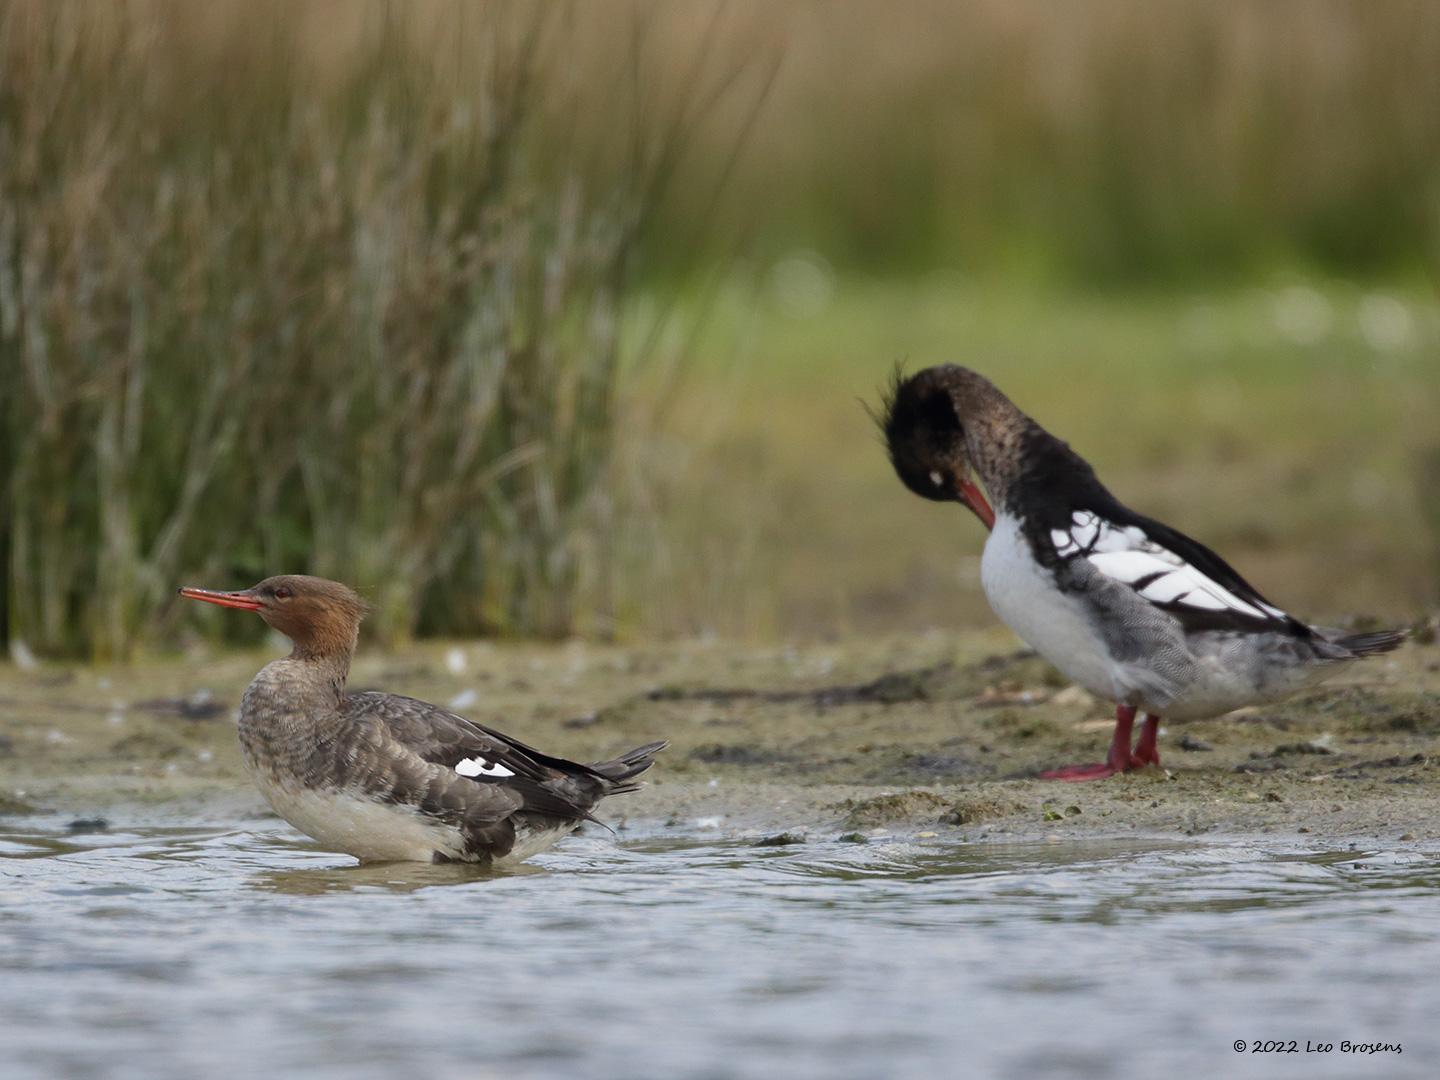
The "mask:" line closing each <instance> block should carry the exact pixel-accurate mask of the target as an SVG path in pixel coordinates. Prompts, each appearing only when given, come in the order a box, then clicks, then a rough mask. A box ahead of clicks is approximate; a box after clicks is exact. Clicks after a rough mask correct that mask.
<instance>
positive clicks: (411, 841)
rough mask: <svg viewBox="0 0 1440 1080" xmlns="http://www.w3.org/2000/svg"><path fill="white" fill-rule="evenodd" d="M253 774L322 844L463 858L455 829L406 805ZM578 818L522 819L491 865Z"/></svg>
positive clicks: (360, 852) (281, 810)
mask: <svg viewBox="0 0 1440 1080" xmlns="http://www.w3.org/2000/svg"><path fill="white" fill-rule="evenodd" d="M254 778H255V782H256V784H257V786H258V787H259V788H260V793H261V794H262V795H263V796H265V801H266V802H268V803H269V804H270V806H271V808H272V809H273V810H274V811H275V813H277V814H279V815H280V816H281V817H282V818H284V819H285V820H286V821H288V822H289V823H290V824H291V825H293V826H295V828H297V829H299V830H300V831H301V832H303V833H304V834H305V835H306V836H309V837H311V838H313V839H314V840H316V841H318V842H319V843H320V844H321V845H322V846H324V847H327V848H331V849H333V850H335V851H343V852H345V853H346V854H347V855H353V856H355V858H357V859H359V860H361V861H362V862H431V861H433V860H434V857H435V855H436V854H437V853H438V854H440V855H443V856H445V857H446V858H449V859H462V860H463V859H465V858H467V856H466V855H465V854H464V851H465V840H464V837H463V836H462V835H461V833H460V830H459V829H457V828H455V827H454V826H451V825H446V824H444V823H442V822H437V821H434V820H432V819H429V818H427V817H425V816H424V815H423V814H421V813H419V812H418V811H416V810H414V809H412V808H410V807H406V806H397V805H395V804H393V803H382V802H376V801H375V800H374V799H368V798H365V797H363V796H359V795H354V794H350V793H348V792H343V791H316V790H314V789H310V788H294V787H289V786H287V785H283V784H279V783H276V782H275V781H274V779H273V778H271V777H268V776H266V775H265V774H263V773H261V772H258V771H257V772H256V773H254ZM576 824H578V823H572V822H565V823H563V824H560V825H556V826H554V827H546V828H532V827H529V826H527V825H524V824H520V825H519V827H518V828H517V834H516V837H515V846H514V847H513V848H512V849H511V850H510V852H509V854H507V855H504V856H502V857H500V858H497V859H495V860H494V862H493V864H492V865H495V866H507V865H512V864H514V863H517V862H520V861H521V860H523V859H528V858H530V857H531V856H532V855H537V854H539V853H540V852H542V851H544V850H545V849H546V848H548V847H550V846H551V845H552V844H554V843H555V842H556V841H557V840H559V839H561V838H562V837H564V836H567V835H569V834H570V833H571V832H572V831H574V829H575V825H576Z"/></svg>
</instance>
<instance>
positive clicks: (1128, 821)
mask: <svg viewBox="0 0 1440 1080" xmlns="http://www.w3.org/2000/svg"><path fill="white" fill-rule="evenodd" d="M270 655H273V654H264V653H225V654H198V653H197V654H192V655H189V656H187V657H184V658H169V659H163V660H151V661H145V662H141V663H138V664H136V665H134V666H132V667H129V668H115V669H113V670H100V669H95V668H86V667H65V666H60V665H49V666H42V667H40V668H39V669H36V670H32V671H20V670H18V669H16V668H14V667H12V666H0V813H23V812H25V811H26V810H27V809H40V810H51V811H58V812H60V813H63V814H73V815H75V816H76V817H86V816H92V815H98V814H106V813H109V814H115V813H117V811H119V812H123V811H122V810H121V808H123V807H126V806H129V807H132V808H135V807H139V806H141V805H143V806H146V807H150V808H152V809H157V810H158V809H160V808H161V807H163V808H165V812H166V815H167V816H169V817H175V816H179V817H181V818H184V817H187V816H190V815H193V816H195V817H196V818H197V819H203V820H206V821H214V820H216V819H217V818H224V817H226V816H229V815H231V814H237V815H238V814H241V813H247V812H249V811H252V810H254V809H256V808H258V806H259V799H258V797H257V796H255V795H254V794H253V792H252V790H251V789H250V787H249V784H248V782H247V780H246V779H245V776H244V774H243V771H242V769H241V764H240V757H239V751H238V748H237V746H236V742H235V733H234V718H235V711H236V709H237V707H238V704H239V700H240V694H241V691H242V690H243V689H244V686H245V684H246V683H247V682H248V681H249V679H250V677H251V676H252V675H253V673H254V672H255V671H256V670H257V669H258V668H259V666H260V665H261V664H263V663H264V662H265V661H266V660H267V659H268V658H269V656H270ZM352 685H353V686H355V687H374V688H380V689H386V690H394V691H400V692H404V693H408V694H412V695H414V696H418V697H423V698H427V699H429V700H433V701H438V702H442V703H447V704H450V705H451V707H452V708H454V709H455V710H456V711H457V712H460V713H463V714H466V715H469V716H473V717H475V718H476V719H479V720H482V721H484V722H486V723H490V724H494V725H496V726H499V727H501V728H503V729H504V730H506V731H509V732H511V733H513V734H515V735H516V736H518V737H520V738H522V739H524V740H526V741H528V742H530V743H532V744H536V745H538V746H540V747H542V748H544V749H546V750H548V751H551V752H554V753H558V754H563V755H566V756H569V757H575V758H580V759H584V760H591V759H594V758H598V757H601V756H604V755H608V754H612V753H615V752H618V751H621V750H624V749H627V748H628V747H630V746H632V745H635V744H637V743H641V742H646V741H649V740H652V739H656V738H669V739H670V740H671V746H670V748H669V749H668V750H667V751H666V752H665V753H664V754H663V755H662V757H661V759H660V763H659V764H658V765H657V766H656V768H655V769H654V770H653V772H652V774H651V783H650V784H649V785H648V786H647V788H646V789H645V790H644V791H643V792H641V793H639V794H636V795H631V796H627V797H625V798H623V799H616V800H615V801H613V802H611V803H609V804H607V805H606V807H605V808H604V810H603V811H602V813H601V816H602V817H603V818H604V819H606V820H607V821H609V822H610V823H611V824H613V825H615V826H617V827H618V828H619V829H620V830H621V832H622V834H623V831H624V829H625V828H626V826H627V823H628V824H631V825H638V824H640V823H642V822H643V823H644V824H645V825H646V827H647V828H657V827H658V828H661V829H674V830H676V831H677V832H683V833H713V834H714V835H716V836H745V837H755V838H757V839H758V838H764V837H767V836H774V835H776V834H780V833H785V832H789V833H793V834H795V835H796V836H797V837H798V836H816V837H821V836H823V837H832V838H833V837H835V836H838V835H853V836H854V838H855V839H857V840H860V839H864V838H867V837H870V836H873V835H877V834H880V833H882V832H883V831H889V832H901V831H907V832H915V833H924V832H935V833H937V834H939V835H953V836H956V837H965V838H968V839H983V838H995V839H1002V838H1033V837H1036V836H1055V837H1062V836H1067V835H1070V836H1081V835H1083V836H1092V837H1102V836H1134V835H1168V836H1175V835H1225V834H1232V835H1233V834H1257V833H1270V834H1276V835H1279V836H1295V837H1297V838H1299V837H1302V836H1305V835H1307V834H1308V835H1309V836H1310V837H1313V838H1315V839H1343V838H1347V837H1356V838H1360V837H1365V838H1374V839H1384V840H1386V841H1388V842H1391V843H1394V842H1415V843H1417V844H1427V843H1429V842H1434V841H1436V840H1440V800H1437V795H1440V741H1437V737H1440V646H1437V645H1436V644H1434V643H1430V642H1419V643H1411V644H1408V645H1407V646H1406V647H1405V648H1403V649H1402V650H1401V651H1400V652H1398V653H1397V654H1394V655H1392V656H1389V657H1382V658H1379V659H1378V660H1374V661H1371V662H1369V663H1366V664H1363V665H1357V666H1355V667H1353V668H1351V669H1350V671H1349V672H1347V673H1346V674H1345V675H1343V676H1341V677H1340V678H1337V679H1335V680H1333V681H1332V682H1330V683H1328V684H1325V685H1323V686H1322V687H1319V688H1317V689H1315V690H1314V691H1311V692H1309V693H1306V694H1303V695H1301V696H1299V697H1296V698H1294V699H1292V700H1290V701H1288V702H1284V703H1281V704H1278V705H1274V706H1267V707H1264V708H1260V709H1254V710H1245V711H1242V712H1240V713H1235V714H1231V715H1230V716H1228V717H1224V718H1221V719H1216V720H1209V721H1201V722H1195V723H1189V724H1184V725H1170V726H1169V727H1168V728H1165V729H1162V732H1163V733H1162V738H1161V754H1162V758H1163V760H1164V762H1165V765H1166V769H1165V770H1147V771H1146V772H1143V773H1139V774H1135V775H1131V776H1126V777H1122V778H1116V779H1112V780H1107V781H1101V782H1095V783H1085V784H1058V783H1053V782H1045V781H1039V780H1036V779H1033V775H1034V774H1035V773H1036V772H1037V771H1039V770H1041V769H1044V768H1049V767H1052V766H1055V765H1059V764H1066V763H1074V762H1078V761H1090V760H1097V759H1098V758H1100V757H1101V756H1103V753H1104V749H1105V746H1106V743H1107V741H1108V738H1109V729H1110V724H1111V721H1110V717H1111V713H1110V710H1109V708H1108V706H1107V705H1106V704H1105V703H1103V702H1098V701H1095V700H1093V699H1091V698H1090V697H1089V695H1087V694H1084V693H1083V692H1080V691H1078V690H1076V689H1073V688H1069V687H1067V686H1066V685H1065V683H1064V682H1063V680H1061V679H1060V678H1059V677H1058V676H1057V675H1056V673H1055V672H1053V671H1052V670H1051V669H1050V668H1049V667H1048V666H1047V665H1045V664H1044V663H1043V662H1041V661H1040V660H1038V659H1036V658H1035V657H1034V656H1033V655H1030V654H1028V653H1026V652H1024V651H1021V650H1018V649H1017V646H1016V643H1015V642H1014V640H1013V639H1012V638H1010V637H1009V636H1008V635H1006V634H1003V633H999V632H996V633H969V634H940V633H932V634H928V635H923V636H916V637H908V638H892V639H885V640H874V641H867V642H842V643H836V644H820V645H809V646H803V647H800V646H797V647H781V648H774V647H772V648H754V647H749V648H745V647H732V646H726V645H719V644H710V645H706V644H683V645H671V646H655V647H636V648H624V647H618V646H617V647H608V646H607V647H597V646H582V645H573V644H572V645H560V646H492V645H487V644H476V643H459V644H453V645H444V644H426V645H422V646H417V647H415V648H413V649H409V650H406V651H403V652H400V653H391V654H377V653H375V652H373V651H371V650H362V655H361V657H360V658H359V659H358V660H357V663H356V666H355V671H354V673H353V676H352Z"/></svg>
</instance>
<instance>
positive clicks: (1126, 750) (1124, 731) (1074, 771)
mask: <svg viewBox="0 0 1440 1080" xmlns="http://www.w3.org/2000/svg"><path fill="white" fill-rule="evenodd" d="M1134 726H1135V707H1134V706H1133V705H1116V706H1115V734H1114V735H1113V736H1112V737H1111V739H1110V752H1109V753H1108V754H1106V755H1105V761H1104V762H1103V763H1099V764H1095V765H1066V766H1065V767H1064V768H1062V769H1051V770H1050V771H1049V772H1042V773H1041V774H1040V779H1042V780H1070V781H1076V780H1103V779H1104V778H1105V777H1107V776H1114V775H1115V774H1116V773H1122V772H1125V771H1126V770H1128V769H1129V768H1130V767H1131V765H1130V732H1131V730H1132V729H1133V728H1134ZM1141 742H1142V743H1143V742H1144V739H1143V736H1142V739H1141ZM1152 750H1153V747H1152Z"/></svg>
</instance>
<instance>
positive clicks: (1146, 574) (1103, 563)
mask: <svg viewBox="0 0 1440 1080" xmlns="http://www.w3.org/2000/svg"><path fill="white" fill-rule="evenodd" d="M1050 542H1051V543H1053V544H1054V545H1055V553H1056V554H1057V555H1059V556H1060V557H1061V558H1062V559H1065V558H1070V557H1071V556H1075V555H1082V554H1083V555H1084V557H1085V558H1086V559H1088V560H1089V562H1090V565H1091V566H1093V567H1095V569H1097V570H1099V571H1100V572H1101V573H1102V574H1104V575H1105V576H1106V577H1108V578H1110V579H1112V580H1114V581H1118V582H1121V583H1122V584H1125V585H1130V586H1132V587H1133V588H1135V589H1136V591H1138V592H1139V593H1140V595H1141V596H1143V597H1144V598H1145V599H1146V600H1149V601H1150V602H1151V603H1154V604H1178V605H1180V606H1182V607H1188V608H1191V609H1195V610H1203V611H1234V612H1236V613H1237V614H1241V615H1248V616H1250V617H1251V618H1255V619H1284V618H1286V615H1285V613H1284V612H1283V611H1281V610H1280V609H1279V608H1276V607H1272V606H1271V605H1269V604H1267V603H1265V602H1264V601H1259V600H1257V601H1255V602H1254V603H1251V602H1250V601H1248V600H1242V599H1241V598H1240V597H1238V596H1236V595H1235V594H1234V593H1233V592H1231V591H1230V590H1229V589H1227V588H1225V586H1223V585H1221V584H1220V583H1219V582H1217V581H1214V580H1212V579H1211V578H1209V577H1207V576H1206V575H1205V574H1203V573H1201V572H1200V571H1199V570H1197V569H1196V568H1195V567H1193V566H1191V565H1190V564H1189V563H1187V562H1186V561H1185V560H1184V559H1182V558H1181V557H1180V556H1179V555H1176V554H1175V553H1174V552H1173V551H1171V550H1169V549H1168V548H1166V547H1163V546H1161V545H1160V544H1157V543H1156V542H1155V541H1154V540H1151V539H1150V538H1149V537H1148V536H1146V535H1145V531H1144V530H1143V529H1141V528H1139V526H1136V525H1113V524H1111V523H1110V522H1108V521H1105V520H1103V519H1101V518H1099V517H1097V516H1096V515H1095V514H1092V513H1090V512H1089V511H1087V510H1077V511H1076V512H1075V514H1074V515H1073V517H1072V518H1071V524H1070V527H1069V528H1068V529H1052V530H1050Z"/></svg>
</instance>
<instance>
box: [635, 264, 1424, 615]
mask: <svg viewBox="0 0 1440 1080" xmlns="http://www.w3.org/2000/svg"><path fill="white" fill-rule="evenodd" d="M776 284H777V283H776V282H775V281H774V280H773V279H772V281H771V287H769V288H766V289H761V290H759V291H756V290H744V289H735V290H733V291H731V292H729V293H727V294H726V295H725V296H724V297H723V298H722V299H721V300H720V301H719V303H718V304H717V309H716V312H715V313H714V315H713V317H712V318H711V320H710V322H709V324H708V325H709V327H710V332H709V334H708V335H707V337H706V338H705V339H704V340H703V341H702V342H701V343H700V344H699V347H698V348H697V350H696V353H695V358H696V361H697V365H698V366H697V369H696V371H695V372H694V373H693V378H692V380H691V382H690V384H689V385H688V389H687V392H686V395H685V397H684V399H683V400H682V401H681V402H680V405H679V408H678V409H677V410H676V412H675V414H674V416H673V417H672V418H671V429H672V430H671V434H670V437H671V438H672V439H674V440H676V441H677V442H690V443H697V442H698V443H699V444H700V445H701V446H702V447H703V449H702V450H700V451H697V452H695V453H693V454H692V455H691V456H690V457H689V458H688V459H687V466H686V471H685V474H684V476H683V477H682V478H681V480H680V482H679V483H678V484H677V485H676V490H675V492H674V498H673V502H672V503H671V505H670V506H669V513H670V515H671V527H672V529H673V533H672V535H673V536H674V537H677V538H680V539H678V540H677V541H676V543H677V544H678V545H679V546H681V547H684V546H685V545H687V544H688V545H689V548H688V550H689V551H690V553H691V554H692V555H693V562H692V564H691V565H690V566H689V567H688V568H687V569H688V572H689V573H690V574H692V575H693V576H694V577H695V578H696V579H697V580H701V581H703V580H706V579H707V576H709V577H713V578H714V579H715V580H714V581H712V582H711V583H710V585H709V587H708V589H705V590H700V589H698V588H695V587H694V586H693V585H692V586H691V590H692V591H691V594H690V595H691V600H690V602H689V603H687V604H685V605H682V610H681V611H680V612H673V611H672V612H670V613H668V617H669V618H671V619H674V618H675V617H676V616H677V615H678V616H679V618H680V626H679V628H680V629H684V630H688V631H695V630H706V629H710V630H714V631H716V632H718V633H721V634H727V635H728V634H737V633H738V634H754V633H757V632H759V633H765V634H779V635H782V636H793V637H802V638H806V637H832V636H844V635H846V634H850V633H870V632H882V631H890V630H896V629H904V630H914V629H920V628H923V627H927V626H955V625H968V624H982V623H985V622H987V621H989V620H990V619H991V618H992V616H991V615H990V614H989V612H988V610H987V608H986V606H985V603H984V598H983V596H982V594H981V593H980V591H979V581H978V554H979V551H980V548H981V546H982V544H983V534H982V531H981V529H980V526H979V525H978V524H977V523H976V522H975V521H974V520H973V519H972V518H971V517H970V516H969V515H968V514H966V513H965V512H964V511H963V510H961V509H959V508H958V507H956V508H951V507H946V506H940V505H936V504H932V503H927V502H924V501H922V500H919V499H916V498H914V497H913V496H911V495H910V494H909V493H908V492H906V491H905V490H904V489H903V488H902V487H901V486H900V484H899V483H898V481H896V479H895V478H894V476H893V474H892V473H891V471H890V468H889V465H888V463H887V461H886V458H885V454H884V452H883V449H882V447H881V445H880V442H879V439H878V433H877V432H876V431H875V430H874V427H873V424H872V422H871V421H870V419H869V417H868V416H867V415H866V413H865V411H864V409H863V407H862V402H872V403H873V402H875V401H876V400H877V399H878V394H879V389H880V388H881V387H882V386H883V385H884V383H885V381H886V379H887V378H888V377H889V375H890V372H891V371H892V370H893V367H894V366H895V365H896V364H903V365H905V366H906V367H908V368H910V369H912V370H913V369H916V368H919V367H923V366H927V365H929V364H933V363H944V362H955V363H962V364H966V365H968V366H971V367H974V368H976V369H978V370H980V371H983V372H984V373H985V374H987V375H989V376H990V377H991V378H992V379H994V380H995V382H996V383H997V384H998V385H999V386H1000V387H1001V388H1002V389H1004V390H1005V391H1006V392H1007V393H1008V394H1009V395H1010V396H1011V397H1013V398H1014V399H1015V401H1016V402H1017V403H1019V404H1020V406H1021V407H1022V408H1024V409H1025V410H1026V411H1028V412H1029V413H1031V415H1033V416H1035V417H1036V418H1037V419H1038V420H1039V421H1040V422H1041V423H1042V424H1044V425H1045V426H1047V427H1048V428H1049V429H1050V430H1052V431H1053V432H1054V433H1056V434H1058V435H1059V436H1060V437H1062V438H1064V439H1066V440H1067V441H1069V442H1070V443H1071V445H1072V446H1074V447H1075V448H1076V449H1077V450H1078V451H1079V452H1080V453H1081V454H1083V455H1084V456H1086V457H1087V458H1089V459H1090V460H1091V461H1092V463H1093V464H1094V465H1095V466H1096V468H1097V470H1098V471H1099V472H1100V474H1101V477H1102V479H1104V480H1105V481H1106V483H1107V484H1108V485H1109V486H1110V487H1111V489H1112V490H1113V491H1115V492H1116V494H1117V495H1118V496H1119V497H1120V498H1121V499H1122V500H1124V501H1126V502H1128V503H1130V504H1131V505H1133V506H1135V507H1136V508H1137V509H1140V510H1142V511H1143V512H1146V513H1149V514H1151V515H1153V516H1156V517H1159V518H1161V519H1163V520H1166V521H1168V522H1170V523H1172V524H1174V525H1176V526H1177V527H1179V528H1181V529H1182V530H1183V531H1186V532H1188V533H1190V534H1191V535H1193V536H1195V537H1197V538H1198V539H1200V540H1201V541H1203V542H1205V543H1207V544H1210V545H1211V546H1213V547H1215V548H1217V549H1219V550H1220V551H1221V553H1222V554H1224V555H1225V556H1226V557H1227V558H1229V559H1230V560H1231V561H1232V562H1234V563H1235V564H1236V565H1237V567H1238V568H1239V569H1240V570H1241V572H1242V573H1244V574H1246V575H1247V576H1248V577H1249V578H1251V580H1252V581H1254V582H1255V583H1256V585H1257V586H1258V587H1259V588H1260V589H1261V590H1262V591H1264V592H1266V593H1267V594H1268V595H1270V597H1271V598H1272V599H1273V600H1275V601H1277V602H1278V603H1281V604H1282V605H1285V606H1287V607H1289V608H1290V609H1291V610H1293V611H1295V612H1296V613H1297V614H1301V615H1303V616H1307V617H1311V618H1316V619H1324V618H1327V617H1329V618H1341V617H1345V616H1347V615H1354V614H1369V615H1375V616H1378V617H1381V618H1384V619H1387V620H1391V621H1395V620H1402V621H1403V620H1407V619H1409V618H1412V617H1413V616H1414V615H1415V614H1416V613H1417V612H1418V611H1420V610H1423V609H1425V608H1427V607H1433V606H1434V605H1435V604H1436V603H1440V531H1437V530H1436V527H1435V518H1434V507H1435V506H1436V504H1437V501H1440V485H1437V477H1436V472H1435V470H1434V468H1433V465H1431V464H1427V463H1430V462H1433V461H1434V459H1435V457H1436V455H1437V454H1440V428H1437V425H1436V418H1437V416H1440V360H1437V358H1440V305H1437V304H1436V302H1435V300H1434V298H1433V297H1432V296H1430V295H1429V294H1427V293H1424V292H1421V291H1415V290H1411V291H1408V292H1407V291H1394V290H1390V291H1386V290H1380V289H1362V288H1357V287H1354V286H1347V285H1344V284H1336V283H1330V284H1315V283H1304V282H1299V281H1295V280H1290V281H1287V282H1285V283H1281V284H1277V285H1274V286H1271V287H1268V288H1251V289H1246V290H1243V291H1237V292H1232V293H1228V294H1214V293H1197V294H1158V295H1146V296H1138V297H1137V296H1135V295H1134V294H1128V295H1127V294H1119V295H1117V294H1079V293H1075V292H1067V293H1031V292H1025V291H1021V290H1017V289H1013V288H1005V289H998V290H981V289H978V288H976V287H974V286H973V284H966V283H964V282H959V281H955V280H953V279H948V278H939V279H929V280H926V281H919V282H896V281H883V282H880V281H868V282H855V281H850V282H844V281H842V282H839V283H835V282H828V283H825V284H823V286H822V288H821V291H822V292H823V293H824V297H823V300H821V301H820V302H818V303H817V302H815V300H814V298H813V297H812V298H811V300H810V301H809V306H808V307H806V308H804V309H802V310H797V309H796V308H795V305H794V304H793V302H788V301H787V300H786V296H787V294H786V291H785V290H784V289H783V288H781V289H778V290H777V288H775V287H774V286H775V285H776ZM662 621H663V620H662ZM667 628H668V629H671V630H674V629H676V626H674V625H670V626H668V627H667Z"/></svg>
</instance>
